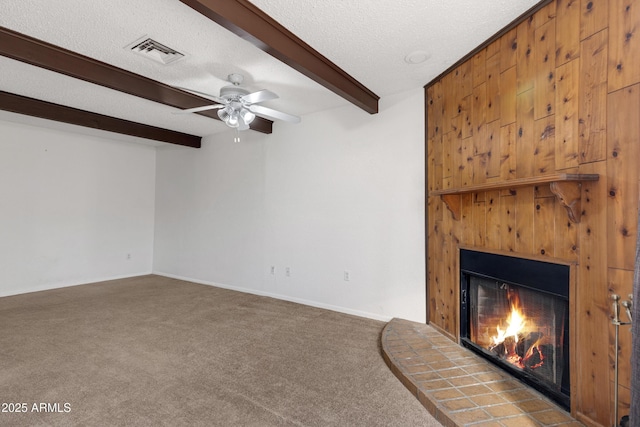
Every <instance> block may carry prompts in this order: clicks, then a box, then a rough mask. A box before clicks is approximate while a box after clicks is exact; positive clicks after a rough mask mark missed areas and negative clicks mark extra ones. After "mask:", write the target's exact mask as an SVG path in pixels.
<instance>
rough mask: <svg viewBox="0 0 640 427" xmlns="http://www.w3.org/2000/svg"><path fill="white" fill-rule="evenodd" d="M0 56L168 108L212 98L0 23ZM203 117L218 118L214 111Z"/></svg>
mask: <svg viewBox="0 0 640 427" xmlns="http://www.w3.org/2000/svg"><path fill="white" fill-rule="evenodd" d="M0 55H3V56H6V57H8V58H11V59H15V60H17V61H21V62H25V63H27V64H31V65H35V66H37V67H42V68H45V69H47V70H51V71H55V72H57V73H61V74H66V75H67V76H71V77H74V78H77V79H81V80H84V81H87V82H90V83H94V84H97V85H100V86H104V87H107V88H109V89H114V90H117V91H120V92H124V93H128V94H130V95H134V96H138V97H140V98H145V99H148V100H150V101H154V102H159V103H161V104H165V105H169V106H172V107H176V108H180V109H186V108H192V107H199V106H201V105H206V104H208V103H211V102H212V101H211V100H209V99H206V98H201V97H199V96H197V95H194V94H192V93H189V92H185V91H182V90H180V89H176V88H174V87H172V86H169V85H166V84H164V83H160V82H158V81H155V80H152V79H149V78H147V77H144V76H141V75H139V74H135V73H132V72H130V71H127V70H123V69H121V68H118V67H115V66H113V65H110V64H107V63H105V62H101V61H98V60H96V59H93V58H89V57H87V56H84V55H80V54H79V53H76V52H72V51H70V50H67V49H64V48H61V47H59V46H56V45H53V44H51V43H47V42H44V41H42V40H38V39H35V38H33V37H30V36H27V35H25V34H21V33H18V32H15V31H13V30H10V29H8V28H4V27H1V26H0ZM198 114H202V115H203V116H207V117H210V118H213V119H216V120H219V118H218V115H217V113H216V111H214V110H211V111H203V112H201V113H198ZM272 125H273V122H272V121H270V120H267V119H264V118H262V117H256V119H255V120H254V121H253V122H252V123H251V129H253V130H256V131H258V132H262V133H271V131H272Z"/></svg>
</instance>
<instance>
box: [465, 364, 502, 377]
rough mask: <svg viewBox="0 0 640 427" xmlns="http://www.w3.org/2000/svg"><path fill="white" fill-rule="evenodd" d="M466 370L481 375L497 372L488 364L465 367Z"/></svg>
mask: <svg viewBox="0 0 640 427" xmlns="http://www.w3.org/2000/svg"><path fill="white" fill-rule="evenodd" d="M464 370H465V371H467V372H468V373H470V374H481V373H483V372H495V370H494V368H493V367H492V366H490V365H489V364H488V363H478V364H475V365H469V366H465V367H464Z"/></svg>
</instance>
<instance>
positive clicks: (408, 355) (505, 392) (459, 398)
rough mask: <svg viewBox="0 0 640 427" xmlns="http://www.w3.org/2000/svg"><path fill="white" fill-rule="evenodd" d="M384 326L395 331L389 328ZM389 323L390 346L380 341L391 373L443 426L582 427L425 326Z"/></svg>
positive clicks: (497, 370) (543, 399) (481, 360)
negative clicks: (547, 426) (399, 379)
mask: <svg viewBox="0 0 640 427" xmlns="http://www.w3.org/2000/svg"><path fill="white" fill-rule="evenodd" d="M389 325H393V326H394V327H397V328H396V329H393V330H390V328H389ZM389 325H388V327H387V328H386V331H387V333H386V334H385V335H383V340H384V339H385V336H386V337H388V338H390V343H392V345H391V346H390V345H388V344H389V343H386V342H383V348H384V349H385V351H386V354H387V357H388V359H389V361H390V363H391V365H392V366H391V371H392V372H393V373H394V374H395V375H397V376H398V377H399V378H401V381H402V382H403V384H405V386H406V387H407V388H409V389H410V390H411V391H412V392H413V393H414V394H416V396H417V397H418V399H419V401H420V402H421V403H422V404H423V405H424V407H425V408H427V409H428V410H429V412H431V413H432V414H433V415H434V416H435V417H436V419H437V420H438V421H439V422H441V423H442V424H443V425H444V426H445V427H462V426H469V427H499V426H500V427H511V426H513V427H528V426H538V427H539V426H546V425H553V426H555V427H557V426H559V425H562V426H564V427H579V426H582V424H581V423H579V422H577V421H575V420H574V419H573V418H571V416H570V415H569V414H568V413H567V412H565V411H563V410H562V409H561V408H559V407H557V406H556V405H554V404H553V403H552V402H550V401H547V400H546V399H545V398H543V397H542V395H540V394H539V393H537V392H535V391H533V390H532V389H531V388H529V387H528V386H525V385H524V384H523V383H521V382H519V381H517V380H515V379H512V378H511V377H510V376H509V375H508V374H507V373H505V372H503V371H502V370H500V369H499V368H497V367H495V366H494V365H492V364H490V363H489V362H487V361H486V360H484V359H482V358H481V357H479V356H478V355H476V354H475V353H472V352H469V351H468V350H467V349H464V348H462V347H460V346H458V345H456V344H455V343H452V341H451V340H450V339H449V338H447V337H444V336H442V335H441V334H440V333H439V332H437V331H436V330H435V329H433V328H431V327H429V326H428V325H421V324H415V323H413V322H409V321H401V320H399V319H394V320H393V321H392V322H390V323H389ZM412 325H413V326H412ZM390 348H391V349H390ZM403 357H404V358H403Z"/></svg>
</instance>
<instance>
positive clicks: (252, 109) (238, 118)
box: [179, 74, 300, 130]
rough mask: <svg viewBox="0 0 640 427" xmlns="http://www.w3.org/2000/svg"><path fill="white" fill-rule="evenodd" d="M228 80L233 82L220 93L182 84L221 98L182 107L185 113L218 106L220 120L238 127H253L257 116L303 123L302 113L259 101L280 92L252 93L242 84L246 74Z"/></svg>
mask: <svg viewBox="0 0 640 427" xmlns="http://www.w3.org/2000/svg"><path fill="white" fill-rule="evenodd" d="M228 80H229V82H231V83H232V85H231V86H224V87H223V88H222V89H220V96H216V95H211V94H208V93H204V92H199V91H197V90H193V89H187V88H182V87H181V88H179V89H182V90H185V91H187V92H191V93H193V94H196V95H201V96H204V97H205V98H209V99H211V100H213V101H215V102H217V104H210V105H204V106H202V107H195V108H189V109H186V110H182V113H197V112H199V111H206V110H214V109H218V110H219V111H218V117H220V120H222V121H223V122H225V123H226V124H227V126H229V127H230V128H234V129H237V130H247V129H249V124H250V123H251V122H252V121H253V120H254V119H255V118H256V116H260V117H263V118H265V119H269V120H284V121H286V122H291V123H300V117H298V116H294V115H292V114H287V113H283V112H282V111H277V110H274V109H272V108H268V107H265V106H262V105H257V104H259V103H260V102H264V101H269V100H272V99H277V98H278V95H276V94H275V93H273V92H271V91H270V90H266V89H263V90H259V91H257V92H253V93H249V91H248V90H247V89H245V88H243V87H240V85H241V84H242V81H243V80H244V77H243V76H242V74H229V76H228Z"/></svg>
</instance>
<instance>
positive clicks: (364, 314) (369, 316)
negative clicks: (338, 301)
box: [152, 271, 392, 322]
mask: <svg viewBox="0 0 640 427" xmlns="http://www.w3.org/2000/svg"><path fill="white" fill-rule="evenodd" d="M152 274H156V275H158V276H164V277H170V278H172V279H178V280H184V281H186V282H193V283H199V284H201V285H208V286H215V287H217V288H222V289H229V290H231V291H237V292H244V293H246V294H252V295H259V296H263V297H271V298H275V299H279V300H283V301H289V302H295V303H297V304H302V305H308V306H310V307H316V308H323V309H325V310H331V311H337V312H338V313H344V314H350V315H352V316H358V317H364V318H367V319H373V320H380V321H382V322H388V321H390V320H391V319H392V317H391V316H381V315H379V314H375V313H369V312H366V311H360V310H353V309H350V308H346V307H340V306H336V305H331V304H324V303H320V302H317V301H311V300H306V299H303V298H296V297H291V296H288V295H281V294H275V293H272V292H265V291H259V290H256V289H249V288H242V287H239V286H230V285H225V284H222V283H215V282H210V281H208V280H201V279H194V278H191V277H184V276H179V275H176V274H170V273H164V272H161V271H154V272H153V273H152Z"/></svg>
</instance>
